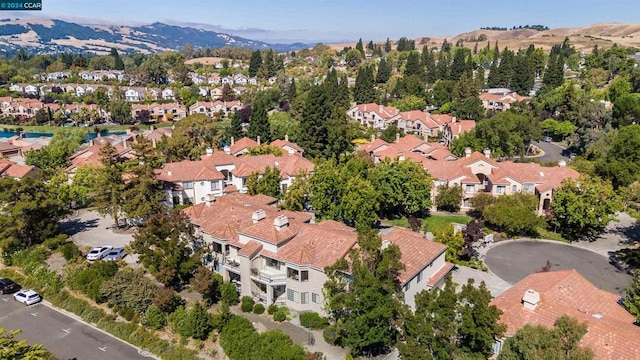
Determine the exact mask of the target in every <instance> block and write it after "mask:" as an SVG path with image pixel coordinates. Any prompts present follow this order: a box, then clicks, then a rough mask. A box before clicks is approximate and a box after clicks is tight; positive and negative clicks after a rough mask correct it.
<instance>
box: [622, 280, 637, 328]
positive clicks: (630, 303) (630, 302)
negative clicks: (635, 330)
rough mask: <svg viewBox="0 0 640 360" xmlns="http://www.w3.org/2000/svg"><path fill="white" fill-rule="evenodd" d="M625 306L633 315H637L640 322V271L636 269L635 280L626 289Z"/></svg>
mask: <svg viewBox="0 0 640 360" xmlns="http://www.w3.org/2000/svg"><path fill="white" fill-rule="evenodd" d="M622 304H623V306H624V308H625V309H627V311H628V312H630V313H631V315H633V316H635V317H636V323H637V322H640V272H639V271H638V270H636V271H635V272H634V274H633V280H631V283H630V284H629V286H628V287H627V288H626V290H625V297H624V300H623V303H622Z"/></svg>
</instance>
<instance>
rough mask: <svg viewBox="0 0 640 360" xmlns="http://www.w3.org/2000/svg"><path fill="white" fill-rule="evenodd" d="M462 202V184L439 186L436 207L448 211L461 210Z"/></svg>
mask: <svg viewBox="0 0 640 360" xmlns="http://www.w3.org/2000/svg"><path fill="white" fill-rule="evenodd" d="M461 202H462V187H461V186H457V185H455V186H439V187H438V193H437V195H436V207H437V209H438V210H443V211H448V212H458V211H460V203H461Z"/></svg>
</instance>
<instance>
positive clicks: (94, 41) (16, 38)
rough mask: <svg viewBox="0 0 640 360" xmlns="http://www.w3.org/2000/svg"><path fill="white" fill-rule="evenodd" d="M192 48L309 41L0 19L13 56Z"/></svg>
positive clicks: (3, 45) (0, 41) (279, 47)
mask: <svg viewBox="0 0 640 360" xmlns="http://www.w3.org/2000/svg"><path fill="white" fill-rule="evenodd" d="M186 44H191V45H192V46H193V47H194V48H200V47H201V48H213V47H223V46H231V47H245V48H252V49H266V48H272V49H275V50H276V51H279V52H281V51H290V50H297V49H302V48H306V47H309V44H302V43H295V44H269V43H266V42H264V41H257V40H250V39H245V38H243V37H240V36H235V35H230V34H225V33H220V32H216V31H211V30H204V29H196V28H193V27H182V26H175V25H167V24H163V23H159V22H156V23H153V24H149V25H143V26H116V25H80V24H76V23H73V22H67V21H62V20H55V19H2V20H0V54H2V55H5V56H10V55H13V54H14V53H15V52H16V51H18V49H21V48H22V49H24V50H25V51H27V53H30V54H45V53H58V52H71V53H90V54H98V55H105V54H108V53H109V51H110V50H111V48H117V49H118V51H119V52H120V53H123V54H127V53H145V54H148V53H155V52H162V51H168V50H182V48H183V46H184V45H186Z"/></svg>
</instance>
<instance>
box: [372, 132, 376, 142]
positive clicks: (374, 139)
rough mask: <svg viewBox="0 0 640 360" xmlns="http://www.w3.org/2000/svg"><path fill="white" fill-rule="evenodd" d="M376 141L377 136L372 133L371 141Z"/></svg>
mask: <svg viewBox="0 0 640 360" xmlns="http://www.w3.org/2000/svg"><path fill="white" fill-rule="evenodd" d="M374 141H376V136H375V135H373V134H372V135H371V142H374Z"/></svg>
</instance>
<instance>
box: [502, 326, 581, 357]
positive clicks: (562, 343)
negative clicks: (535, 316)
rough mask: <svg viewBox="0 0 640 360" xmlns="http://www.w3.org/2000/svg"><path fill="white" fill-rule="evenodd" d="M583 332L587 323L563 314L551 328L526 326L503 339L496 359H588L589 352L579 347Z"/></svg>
mask: <svg viewBox="0 0 640 360" xmlns="http://www.w3.org/2000/svg"><path fill="white" fill-rule="evenodd" d="M587 331H588V328H587V323H582V324H580V323H579V322H578V320H577V319H576V318H572V317H569V316H567V315H564V316H561V317H559V318H557V319H556V321H555V323H554V325H553V328H551V329H548V328H545V327H543V326H540V325H536V326H533V325H529V324H527V325H525V326H524V327H522V328H520V329H519V330H518V331H517V332H516V333H515V335H514V336H512V337H510V338H507V340H506V341H505V343H504V346H503V348H502V351H501V352H500V355H499V356H498V360H525V359H567V360H591V359H593V358H594V354H593V352H592V351H591V350H590V349H588V348H584V347H581V346H580V340H581V339H582V337H583V336H584V335H585V334H586V333H587Z"/></svg>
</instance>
